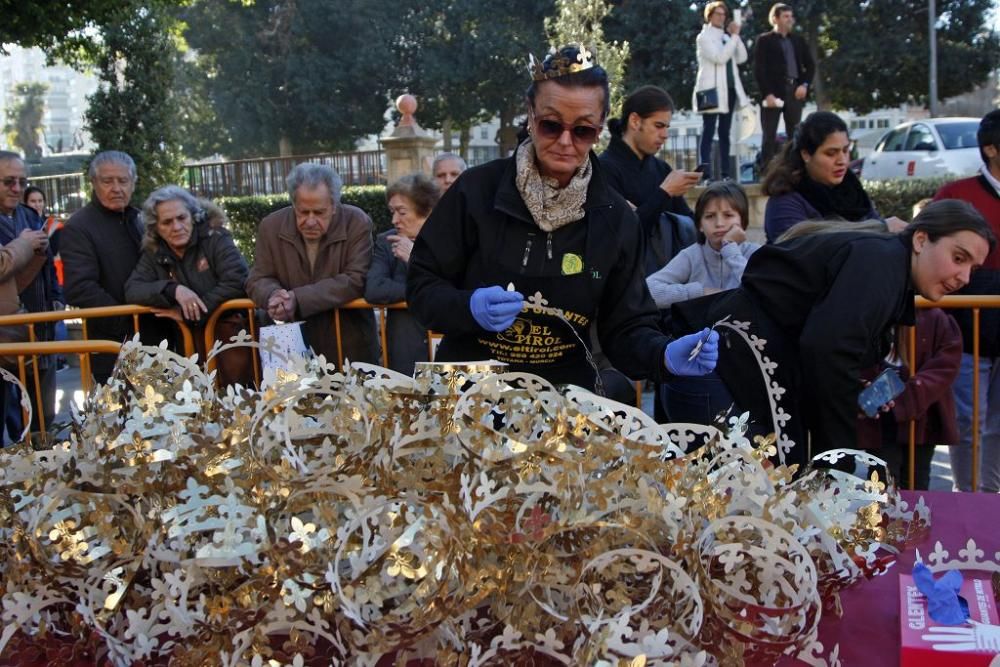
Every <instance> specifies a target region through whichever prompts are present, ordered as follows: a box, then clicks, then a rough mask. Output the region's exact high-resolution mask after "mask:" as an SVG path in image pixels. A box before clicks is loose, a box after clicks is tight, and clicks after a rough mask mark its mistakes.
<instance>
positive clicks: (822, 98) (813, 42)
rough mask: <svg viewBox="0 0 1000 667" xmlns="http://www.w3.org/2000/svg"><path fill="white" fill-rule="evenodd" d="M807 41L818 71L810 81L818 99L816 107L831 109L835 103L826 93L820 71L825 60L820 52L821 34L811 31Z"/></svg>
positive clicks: (806, 37) (825, 109)
mask: <svg viewBox="0 0 1000 667" xmlns="http://www.w3.org/2000/svg"><path fill="white" fill-rule="evenodd" d="M805 39H806V43H807V44H808V45H809V55H811V56H812V59H813V63H815V66H816V71H815V72H813V80H812V81H811V82H810V83H809V87H810V88H812V93H813V99H814V100H816V107H817V108H818V109H819V110H820V111H829V110H830V109H831V108H832V106H833V104H832V103H831V102H830V96H829V95H827V93H826V88H825V87H824V86H823V77H822V75H821V74H820V72H821V71H822V69H823V62H822V60H821V57H820V53H819V46H818V43H819V34H817V33H816V32H815V31H813V32H811V33H809V34H808V35H806V36H805Z"/></svg>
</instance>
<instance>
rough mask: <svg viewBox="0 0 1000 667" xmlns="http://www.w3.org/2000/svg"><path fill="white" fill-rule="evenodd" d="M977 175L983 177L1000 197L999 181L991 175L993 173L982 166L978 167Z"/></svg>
mask: <svg viewBox="0 0 1000 667" xmlns="http://www.w3.org/2000/svg"><path fill="white" fill-rule="evenodd" d="M979 173H980V174H982V175H983V177H984V178H985V179H986V181H987V182H988V183H989V184H990V185H992V186H993V189H994V190H996V191H997V195H998V196H1000V181H998V180H997V177H996V176H994V175H993V172H991V171H990V170H989V168H988V167H987V166H986V165H985V164H984V165H982V166H981V167H979Z"/></svg>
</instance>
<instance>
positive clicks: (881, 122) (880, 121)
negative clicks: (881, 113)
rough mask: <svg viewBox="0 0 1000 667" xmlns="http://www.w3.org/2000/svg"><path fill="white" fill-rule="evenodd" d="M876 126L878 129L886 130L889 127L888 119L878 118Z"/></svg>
mask: <svg viewBox="0 0 1000 667" xmlns="http://www.w3.org/2000/svg"><path fill="white" fill-rule="evenodd" d="M876 125H877V126H878V128H879V129H884V128H887V127H889V119H888V118H879V119H878V123H877V124H876Z"/></svg>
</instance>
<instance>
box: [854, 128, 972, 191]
mask: <svg viewBox="0 0 1000 667" xmlns="http://www.w3.org/2000/svg"><path fill="white" fill-rule="evenodd" d="M978 129H979V119H978V118H928V119H926V120H917V121H912V122H909V123H903V124H902V125H899V126H898V127H895V128H893V129H891V130H889V131H888V132H886V133H885V135H884V136H883V137H882V138H881V139H879V142H878V143H877V144H876V145H875V150H874V151H873V152H872V153H871V154H870V155H868V157H866V158H865V161H864V165H863V166H862V168H861V178H864V179H866V180H870V181H879V180H889V179H910V178H935V177H940V176H947V177H953V178H960V177H963V176H971V175H972V174H974V173H976V171H978V170H979V166H980V165H981V164H982V163H983V159H982V157H981V156H980V155H979V144H978V142H977V141H976V130H978Z"/></svg>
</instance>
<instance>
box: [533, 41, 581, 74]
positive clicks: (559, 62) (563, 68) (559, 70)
mask: <svg viewBox="0 0 1000 667" xmlns="http://www.w3.org/2000/svg"><path fill="white" fill-rule="evenodd" d="M596 64H597V62H596V60H595V59H594V52H593V51H591V50H590V49H588V48H587V47H586V46H584V45H580V46H579V47H578V46H577V45H576V44H570V45H568V46H564V47H563V48H562V49H560V50H558V51H556V49H555V47H553V48H552V49H550V50H549V55H547V56H545V60H543V61H541V62H539V61H538V60H537V59H536V58H535V56H534V54H531V53H529V54H528V71H529V72H531V78H532V79H533V80H534V81H545V80H547V79H558V78H559V77H561V76H566V75H567V74H574V73H575V72H582V71H584V70H588V69H590V68H591V67H594V66H595V65H596Z"/></svg>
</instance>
